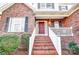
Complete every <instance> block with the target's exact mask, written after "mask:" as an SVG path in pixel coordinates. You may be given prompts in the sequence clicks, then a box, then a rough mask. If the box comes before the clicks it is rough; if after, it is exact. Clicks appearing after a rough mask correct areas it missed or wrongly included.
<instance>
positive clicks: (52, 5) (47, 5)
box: [46, 3, 54, 9]
mask: <svg viewBox="0 0 79 59" xmlns="http://www.w3.org/2000/svg"><path fill="white" fill-rule="evenodd" d="M46 7H47V8H49V9H54V3H47V4H46Z"/></svg>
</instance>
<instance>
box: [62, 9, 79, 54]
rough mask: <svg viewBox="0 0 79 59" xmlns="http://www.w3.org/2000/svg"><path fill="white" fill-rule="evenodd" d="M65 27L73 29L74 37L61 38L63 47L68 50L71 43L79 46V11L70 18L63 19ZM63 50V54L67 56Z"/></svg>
mask: <svg viewBox="0 0 79 59" xmlns="http://www.w3.org/2000/svg"><path fill="white" fill-rule="evenodd" d="M63 25H64V26H65V27H72V31H73V36H72V37H71V36H66V37H64V36H63V37H61V42H62V43H61V46H62V49H63V48H68V44H69V42H71V41H74V42H76V43H77V44H78V45H79V9H78V10H77V11H75V12H74V13H72V14H71V15H70V16H69V17H67V18H65V19H63ZM66 53H67V51H66V52H65V53H64V52H63V50H62V54H66Z"/></svg>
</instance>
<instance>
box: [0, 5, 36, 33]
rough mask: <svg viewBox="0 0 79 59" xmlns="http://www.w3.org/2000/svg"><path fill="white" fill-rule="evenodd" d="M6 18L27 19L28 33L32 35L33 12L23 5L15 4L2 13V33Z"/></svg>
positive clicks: (0, 28) (0, 27)
mask: <svg viewBox="0 0 79 59" xmlns="http://www.w3.org/2000/svg"><path fill="white" fill-rule="evenodd" d="M7 17H28V32H29V33H32V32H33V29H34V23H35V19H34V14H33V11H32V10H31V9H30V8H29V7H28V6H26V5H25V4H23V3H15V4H14V5H12V6H11V7H9V8H8V9H6V10H5V11H3V12H2V19H1V20H0V22H1V23H0V25H1V26H0V30H1V31H4V30H5V29H4V28H5V22H6V18H7Z"/></svg>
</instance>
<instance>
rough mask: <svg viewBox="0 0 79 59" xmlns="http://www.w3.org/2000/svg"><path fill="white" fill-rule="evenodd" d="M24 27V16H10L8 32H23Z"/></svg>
mask: <svg viewBox="0 0 79 59" xmlns="http://www.w3.org/2000/svg"><path fill="white" fill-rule="evenodd" d="M18 20H19V22H18ZM17 26H18V27H17ZM19 26H20V27H19ZM24 29H25V17H10V21H9V27H8V32H24Z"/></svg>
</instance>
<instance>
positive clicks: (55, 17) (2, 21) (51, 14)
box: [0, 3, 79, 54]
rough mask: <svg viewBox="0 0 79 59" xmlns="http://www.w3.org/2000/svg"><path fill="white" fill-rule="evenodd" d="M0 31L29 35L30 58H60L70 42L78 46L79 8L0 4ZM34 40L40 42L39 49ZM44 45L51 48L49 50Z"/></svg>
mask: <svg viewBox="0 0 79 59" xmlns="http://www.w3.org/2000/svg"><path fill="white" fill-rule="evenodd" d="M0 31H1V32H17V33H18V32H28V33H29V34H31V37H30V44H29V54H31V53H32V54H61V52H62V51H63V49H65V48H67V46H68V43H69V42H70V41H75V42H77V43H78V44H79V39H78V38H79V36H78V35H79V32H78V31H79V4H75V3H58V4H57V3H32V4H29V3H7V4H3V5H1V6H0ZM34 39H35V40H36V41H39V40H40V43H39V42H38V43H39V44H40V45H39V44H38V43H37V42H36V41H34ZM42 40H43V41H44V42H43V41H42ZM45 40H46V42H47V43H46V42H45ZM48 41H49V43H48ZM34 44H35V45H34ZM47 44H50V45H51V46H52V47H50V48H48V47H49V46H50V45H47ZM52 44H53V45H54V46H53V45H52ZM44 45H45V46H46V47H47V48H48V49H47V48H45V47H44ZM36 46H37V47H36ZM39 46H41V47H42V48H40V47H39ZM46 49H47V50H46ZM62 53H64V52H62Z"/></svg>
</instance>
